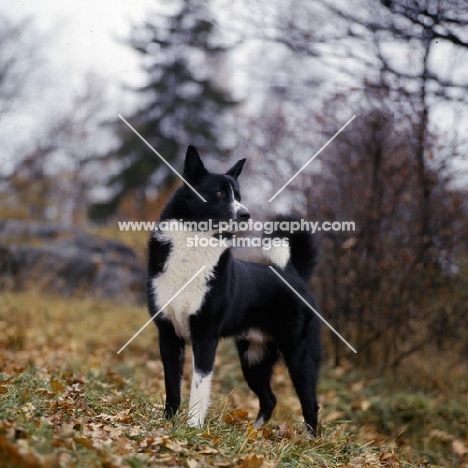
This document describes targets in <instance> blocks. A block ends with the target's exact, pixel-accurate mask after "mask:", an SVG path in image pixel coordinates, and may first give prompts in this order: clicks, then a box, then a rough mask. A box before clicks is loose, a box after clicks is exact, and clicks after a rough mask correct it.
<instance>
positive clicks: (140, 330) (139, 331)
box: [117, 265, 206, 354]
mask: <svg viewBox="0 0 468 468" xmlns="http://www.w3.org/2000/svg"><path fill="white" fill-rule="evenodd" d="M205 268H206V266H205V265H204V266H202V267H201V268H200V269H199V270H198V271H197V272H196V273H195V274H194V275H193V276H192V277H191V278H190V279H189V280H188V281H187V282H186V283H185V284H184V285H183V286H182V287H181V288H180V289H179V290H178V291H177V292H176V293H175V294H174V295H173V296H172V297H171V298H170V299H169V300H168V301H167V302H166V303H165V304H164V305H163V306H162V307H161V308H160V309H159V310H158V311H157V312H156V313H155V314H154V315H153V316H152V317H151V318H150V319H149V320H148V321H147V322H146V323H145V324H144V325H143V326H142V327H141V328H140V329H139V330H138V331H137V332H136V333H135V334H134V335H133V336H132V337H131V338H130V339H129V340H128V341H127V342H126V343H125V344H124V345H123V346H122V347H121V348H120V349H119V350H118V351H117V354H120V353H121V352H122V351H123V350H124V349H125V348H126V347H127V346H128V345H129V344H130V343H131V342H132V341H133V340H134V339H135V338H136V337H137V336H138V335H139V334H140V333H141V332H142V331H143V330H144V329H145V328H146V327H147V326H148V325H149V324H150V323H151V322H152V321H153V320H154V318H155V317H157V316H158V315H159V314H160V313H161V312H162V311H163V310H164V309H165V308H166V307H167V306H168V305H169V304H170V303H171V302H172V300H173V299H175V298H176V297H177V296H178V295H179V294H180V293H181V292H182V291H183V290H184V289H185V288H186V287H187V286H188V285H189V284H190V283H191V282H192V281H193V280H194V279H195V278H196V277H197V276H198V275H199V274H200V272H201V271H202V270H204V269H205Z"/></svg>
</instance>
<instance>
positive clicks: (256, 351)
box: [243, 328, 268, 366]
mask: <svg viewBox="0 0 468 468" xmlns="http://www.w3.org/2000/svg"><path fill="white" fill-rule="evenodd" d="M243 337H244V338H245V339H246V340H247V341H248V342H249V347H248V348H247V352H246V357H247V362H248V363H249V364H250V365H251V366H252V365H253V364H258V363H260V362H262V360H263V355H264V349H265V344H266V342H267V341H268V337H267V336H266V335H265V334H264V333H263V332H262V331H261V330H260V329H258V328H250V329H249V330H247V332H245V333H244V335H243Z"/></svg>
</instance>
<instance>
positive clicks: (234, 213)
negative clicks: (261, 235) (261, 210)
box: [229, 185, 248, 219]
mask: <svg viewBox="0 0 468 468" xmlns="http://www.w3.org/2000/svg"><path fill="white" fill-rule="evenodd" d="M229 187H231V185H229ZM231 195H232V203H231V216H232V219H237V212H238V211H239V210H241V209H242V208H243V209H244V210H247V211H248V209H247V207H246V206H244V205H243V204H242V203H240V202H238V201H237V200H236V197H235V195H234V189H233V188H232V187H231Z"/></svg>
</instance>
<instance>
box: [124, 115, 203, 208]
mask: <svg viewBox="0 0 468 468" xmlns="http://www.w3.org/2000/svg"><path fill="white" fill-rule="evenodd" d="M118 116H119V117H120V118H121V119H122V120H123V121H124V122H125V123H126V124H127V126H128V127H129V128H130V129H132V130H133V131H134V132H135V134H136V135H138V136H139V137H140V138H141V139H142V140H143V141H144V142H145V143H146V144H147V145H148V147H149V148H150V149H151V151H153V152H154V153H155V154H156V156H158V157H159V158H160V159H161V161H162V162H163V163H164V164H166V165H167V166H168V167H169V168H170V169H171V170H172V171H173V172H174V173H175V174H176V175H177V176H179V177H180V178H181V179H182V180H183V181H184V182H185V183H186V184H187V185H188V186H189V187H190V188H191V189H192V190H193V191H194V193H196V194H197V195H198V196H199V197H200V198H201V199H202V200H203V201H204V202H205V203H206V200H205V199H204V198H203V197H202V196H201V195H200V194H199V193H198V192H197V191H196V190H195V189H194V188H193V187H192V186H191V185H190V184H189V183H188V182H187V181H186V180H185V179H184V178H183V177H182V176H181V175H180V174H179V173H178V172H177V171H176V170H175V169H174V167H172V166H171V164H169V163H168V162H167V161H166V160H165V159H164V158H163V157H162V156H161V155H160V154H159V153H158V152H157V151H156V150H155V149H154V148H153V147H152V146H151V145H150V144H149V143H148V142H147V141H146V140H145V139H144V138H143V137H142V136H141V135H140V134H139V133H138V132H137V131H136V130H135V129H134V128H133V127H132V126H131V125H130V124H129V123H128V122H127V121H126V120H125V119H124V118H123V117H122V116H121V115H120V114H118Z"/></svg>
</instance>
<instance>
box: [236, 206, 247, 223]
mask: <svg viewBox="0 0 468 468" xmlns="http://www.w3.org/2000/svg"><path fill="white" fill-rule="evenodd" d="M237 218H238V219H241V220H242V221H247V220H248V219H249V218H250V213H249V212H248V210H247V209H246V208H241V209H240V210H239V211H238V212H237Z"/></svg>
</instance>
